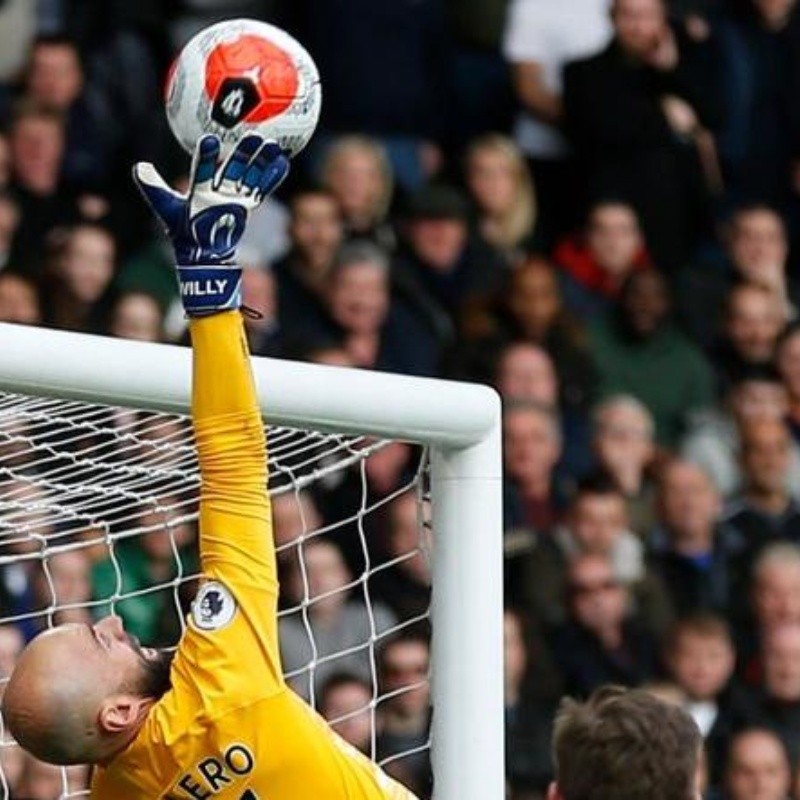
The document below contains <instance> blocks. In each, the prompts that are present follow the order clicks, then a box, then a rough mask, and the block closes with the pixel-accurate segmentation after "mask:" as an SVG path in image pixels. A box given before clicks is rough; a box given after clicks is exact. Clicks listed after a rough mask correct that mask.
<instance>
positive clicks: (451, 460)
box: [0, 324, 505, 800]
mask: <svg viewBox="0 0 800 800" xmlns="http://www.w3.org/2000/svg"><path fill="white" fill-rule="evenodd" d="M0 342H2V345H0V389H2V390H5V391H12V392H19V393H23V394H26V395H33V396H49V397H58V398H65V399H73V400H82V401H87V402H92V403H104V404H112V405H116V406H127V407H131V408H134V409H141V410H153V411H169V412H176V413H186V412H187V411H188V410H189V399H190V385H191V382H190V379H191V352H190V351H189V350H188V349H187V348H182V347H177V346H174V345H160V344H150V343H142V342H133V341H127V340H121V339H112V338H105V337H99V336H90V335H86V334H75V333H68V332H63V331H52V330H46V329H41V328H31V327H26V326H17V325H10V324H0ZM253 370H254V374H255V379H256V384H257V387H258V393H259V399H260V403H261V410H262V413H263V414H264V416H265V418H266V419H267V421H268V422H269V423H270V424H278V425H287V426H294V427H301V428H308V429H313V430H319V431H324V432H331V433H343V434H363V435H369V436H379V437H386V438H393V439H399V440H403V441H407V442H411V443H417V444H421V445H426V446H427V447H428V449H429V451H430V465H431V466H430V469H431V501H432V513H433V529H434V531H435V537H436V547H435V550H434V555H433V603H432V626H433V639H432V663H433V667H432V692H433V695H432V696H433V707H434V714H433V721H432V726H433V727H432V762H433V769H434V780H435V797H436V798H437V800H501V799H502V798H503V796H504V791H505V790H504V740H503V716H504V715H503V641H502V608H503V592H502V580H503V577H502V576H503V570H502V524H501V518H502V466H501V433H500V430H501V414H500V401H499V398H498V396H497V394H496V393H495V392H494V391H493V390H491V389H489V388H488V387H485V386H478V385H474V384H462V383H456V382H451V381H443V380H435V379H425V378H411V377H407V376H400V375H390V374H384V373H376V372H369V371H362V370H355V369H343V368H337V367H327V366H321V365H311V364H303V363H297V362H291V361H283V360H276V359H266V358H254V359H253Z"/></svg>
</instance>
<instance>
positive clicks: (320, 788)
mask: <svg viewBox="0 0 800 800" xmlns="http://www.w3.org/2000/svg"><path fill="white" fill-rule="evenodd" d="M219 162H220V144H219V141H218V140H217V139H216V137H213V136H206V137H204V138H203V139H202V140H201V141H200V142H199V144H198V147H197V151H196V153H195V158H194V162H193V166H192V178H191V185H190V190H189V193H188V194H187V195H185V196H184V195H178V194H176V193H175V192H173V191H172V190H171V189H169V188H168V187H167V186H166V184H165V183H164V182H163V180H162V179H161V177H160V176H159V175H158V173H157V172H156V171H155V169H154V168H153V166H152V165H150V164H138V165H137V166H136V168H135V172H134V175H135V178H136V180H137V183H138V184H139V186H140V188H141V190H142V192H143V193H144V195H145V197H146V198H147V200H148V201H149V202H150V204H151V206H152V207H153V209H154V210H155V212H156V214H157V215H158V216H159V217H160V219H161V220H162V222H163V223H164V224H165V226H166V228H167V231H168V233H169V235H170V237H171V239H172V243H173V245H174V247H175V254H176V256H177V263H178V265H179V266H178V278H179V282H180V290H181V296H182V298H183V303H184V307H185V309H186V313H187V314H188V316H189V317H190V328H191V337H192V346H193V351H194V374H193V386H192V415H193V419H194V429H195V438H196V442H197V451H198V456H199V461H200V472H201V476H202V489H201V497H200V557H201V561H202V569H203V573H204V578H205V581H204V583H203V584H202V586H201V588H200V590H199V592H198V595H197V597H196V599H195V601H194V603H193V606H192V610H191V613H190V615H189V620H188V626H187V629H186V632H185V633H184V635H183V638H182V639H181V641H180V643H179V645H178V648H177V651H176V652H175V654H174V658H173V657H172V654H170V653H165V652H163V651H157V650H153V649H149V648H143V647H141V646H140V645H139V643H138V642H137V641H136V640H135V639H134V638H133V637H131V636H129V635H128V634H126V633H125V631H124V630H123V628H122V625H121V624H120V621H119V619H118V618H117V617H107V618H106V619H104V620H102V621H100V622H98V623H97V624H96V625H95V626H93V627H90V626H87V625H77V624H73V625H61V626H59V627H57V628H55V629H53V630H51V631H47V632H46V633H43V634H41V635H40V636H38V637H37V638H36V639H34V640H33V641H32V642H31V643H30V645H29V646H28V647H27V648H26V650H25V651H24V652H23V654H22V656H21V658H20V660H19V662H18V665H17V668H16V670H15V671H14V673H13V675H12V677H11V680H10V681H9V683H8V686H7V688H6V692H5V695H4V697H3V713H4V717H5V721H6V724H7V725H8V726H9V728H10V730H11V732H12V733H13V735H14V736H15V737H16V738H17V740H18V741H19V743H20V744H21V745H22V746H23V747H24V748H25V749H26V750H29V751H30V752H31V753H33V754H34V755H35V756H37V757H38V758H40V759H43V760H45V761H49V762H51V763H55V764H80V763H90V764H94V765H95V770H94V775H93V779H92V792H91V797H92V798H98V799H99V800H155V798H163V799H164V800H206V799H207V798H220V800H303V799H304V798H308V800H356V799H357V800H373V799H374V800H414V798H412V796H411V795H410V794H409V793H408V792H407V791H406V790H405V789H403V788H402V787H401V786H400V785H399V784H397V783H395V782H394V781H392V780H391V779H390V778H388V777H387V776H386V775H385V774H384V773H383V772H381V770H380V769H379V768H378V767H377V766H375V765H374V764H373V763H372V762H370V761H369V760H368V759H366V758H365V757H363V756H361V755H360V754H359V753H357V752H356V751H355V750H354V749H353V748H351V747H350V746H349V745H347V744H345V743H344V741H343V740H341V739H340V738H339V737H338V736H337V735H336V734H334V733H333V732H332V731H331V730H330V729H329V728H328V727H327V726H326V724H325V723H324V722H323V720H322V719H321V718H320V717H319V716H318V715H317V714H316V713H315V712H314V711H313V710H312V709H311V708H310V707H309V706H307V705H305V704H304V703H303V701H302V700H300V699H299V698H298V697H297V696H296V695H295V694H294V693H293V692H292V691H290V690H289V689H288V687H287V686H286V684H285V683H284V681H283V677H282V673H281V664H280V657H279V651H278V632H277V628H278V626H277V601H278V583H277V579H276V567H275V553H274V547H273V542H272V531H271V517H270V505H269V497H268V495H267V492H266V482H267V467H266V464H267V460H266V458H267V454H266V442H265V438H264V433H263V427H262V423H261V417H260V413H259V410H258V405H257V401H256V394H255V388H254V384H253V378H252V374H251V371H250V367H249V362H248V351H247V344H246V340H245V336H244V333H243V327H242V319H241V314H240V312H239V310H238V309H239V307H240V304H241V299H240V294H241V271H240V269H239V268H238V267H237V266H235V264H234V262H233V260H234V258H235V248H236V244H237V243H238V241H239V239H240V237H241V235H242V233H243V232H244V229H245V224H246V221H247V215H248V212H249V211H250V210H251V209H253V208H255V207H256V206H257V205H258V204H259V203H260V202H261V201H262V200H263V199H264V198H265V197H266V196H267V195H268V194H269V193H270V192H271V191H273V190H274V189H275V188H276V187H277V186H278V184H279V183H280V182H281V181H282V180H283V178H284V177H285V176H286V173H287V172H288V169H289V164H288V160H287V159H286V157H285V156H284V155H283V153H282V152H281V151H280V149H279V148H278V146H277V145H276V144H274V143H272V142H264V141H263V140H262V139H261V138H260V137H257V136H247V137H245V138H243V139H242V140H241V141H240V142H239V143H238V145H237V146H236V148H235V149H234V151H233V153H232V154H231V156H230V157H229V158H228V159H227V161H225V163H224V164H222V165H220V163H219ZM97 366H98V369H100V368H102V365H97Z"/></svg>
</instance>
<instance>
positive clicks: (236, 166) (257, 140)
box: [217, 134, 264, 191]
mask: <svg viewBox="0 0 800 800" xmlns="http://www.w3.org/2000/svg"><path fill="white" fill-rule="evenodd" d="M263 141H264V140H263V139H262V138H261V137H260V136H258V135H257V134H248V135H247V136H244V137H242V139H241V140H240V141H239V142H238V143H237V145H236V147H234V148H233V151H232V152H231V154H230V155H229V156H228V159H227V161H226V162H225V164H224V165H223V167H222V169H221V170H220V174H219V178H218V183H217V187H219V186H224V187H225V188H226V189H228V190H230V191H232V190H234V189H238V188H239V184H240V181H241V180H242V178H243V177H244V175H245V173H246V172H247V167H248V165H249V164H250V162H251V161H252V159H253V156H254V155H255V154H256V153H257V152H258V149H259V147H261V144H262V142H263Z"/></svg>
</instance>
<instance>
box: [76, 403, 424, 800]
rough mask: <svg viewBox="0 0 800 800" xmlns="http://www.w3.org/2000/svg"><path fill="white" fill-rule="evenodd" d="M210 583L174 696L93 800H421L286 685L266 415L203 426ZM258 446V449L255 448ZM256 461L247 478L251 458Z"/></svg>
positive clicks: (189, 634)
mask: <svg viewBox="0 0 800 800" xmlns="http://www.w3.org/2000/svg"><path fill="white" fill-rule="evenodd" d="M195 428H196V437H197V443H198V451H199V454H200V462H201V468H202V469H203V489H202V498H201V511H200V538H201V541H200V552H201V562H202V568H203V573H204V576H205V582H204V583H203V584H202V586H201V588H200V590H199V592H198V594H197V597H196V598H195V601H194V603H193V606H192V610H191V612H190V614H189V619H188V623H187V630H186V632H185V633H184V636H183V638H182V639H181V641H180V644H179V646H178V650H177V653H176V655H175V659H174V661H173V664H172V672H171V677H172V688H171V689H170V690H169V691H168V692H167V693H166V694H165V695H164V696H163V697H162V698H161V699H160V700H159V702H158V703H156V705H155V706H154V707H153V708H152V709H151V711H150V714H149V715H148V717H147V720H146V722H145V724H144V726H143V727H142V729H141V730H140V731H139V734H138V735H137V737H136V739H135V740H134V741H133V742H132V744H131V745H130V746H129V747H128V748H127V749H126V750H124V751H123V752H122V753H120V754H119V755H117V756H116V757H115V758H114V760H113V761H112V762H111V763H110V764H107V765H106V766H103V767H98V768H96V769H95V772H94V776H93V779H92V790H91V797H92V798H94V800H156V799H157V798H159V799H163V800H211V799H212V798H213V799H214V800H415V798H414V797H413V796H412V795H411V794H410V793H409V792H408V791H407V790H406V789H404V788H403V787H402V786H400V784H398V783H396V782H395V781H393V780H392V779H391V778H389V777H388V776H387V775H385V774H384V773H383V771H382V770H380V768H378V767H377V766H376V765H375V764H373V763H372V762H371V761H370V760H369V759H367V758H366V757H364V756H363V755H361V754H360V753H359V752H357V751H356V750H355V749H354V748H352V747H351V746H350V745H348V744H347V743H345V742H344V740H342V739H341V738H340V737H339V736H338V735H337V734H336V733H334V732H333V731H332V730H331V729H330V728H329V727H328V726H327V724H326V723H325V721H324V720H323V719H322V718H321V717H319V716H318V715H317V714H316V712H314V711H313V710H312V709H311V708H310V707H309V706H308V705H306V703H304V702H303V701H302V700H301V699H300V698H299V697H298V696H297V695H296V694H295V693H294V692H293V691H291V690H290V689H289V688H288V687H287V686H286V684H285V682H284V680H283V676H282V672H281V664H280V656H279V649H278V625H277V613H276V612H277V599H278V582H277V578H276V568H275V555H274V546H273V543H272V530H271V521H270V513H269V503H268V500H267V498H266V493H265V492H264V488H263V487H264V486H265V479H266V467H265V466H264V465H265V450H264V449H263V448H262V447H258V446H257V447H253V437H257V436H259V435H262V436H263V433H261V420H260V417H259V416H258V414H257V413H252V414H248V415H241V414H238V415H229V416H228V417H224V418H221V419H220V418H216V419H208V420H205V421H201V422H198V421H197V420H195ZM256 444H258V441H257V440H256ZM243 452H244V453H250V454H251V455H252V458H251V461H250V462H249V466H246V467H242V453H243ZM259 462H260V463H259Z"/></svg>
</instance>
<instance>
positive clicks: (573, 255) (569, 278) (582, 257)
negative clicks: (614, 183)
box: [553, 200, 652, 319]
mask: <svg viewBox="0 0 800 800" xmlns="http://www.w3.org/2000/svg"><path fill="white" fill-rule="evenodd" d="M553 258H554V260H555V261H556V263H557V264H558V265H559V266H560V267H561V274H560V276H559V277H560V280H561V287H562V291H563V293H564V305H565V306H566V307H567V308H568V309H569V310H570V311H571V312H572V313H573V314H575V316H576V317H578V319H589V318H591V317H595V316H598V315H600V314H601V313H602V312H608V311H609V310H610V309H611V307H612V305H613V303H614V301H615V300H616V298H617V296H618V295H619V293H620V291H621V289H622V285H623V284H624V283H625V280H626V279H627V277H628V276H629V275H630V274H631V273H633V272H638V271H640V270H643V269H648V268H650V267H651V266H652V262H651V261H650V256H649V254H648V252H647V248H646V246H645V241H644V237H643V236H642V231H641V229H640V227H639V219H638V217H637V214H636V211H635V210H634V209H633V207H632V206H630V205H629V204H628V203H625V202H623V201H621V200H600V201H599V202H597V203H595V204H594V205H592V207H591V208H590V209H589V214H588V217H587V223H586V226H585V229H584V231H583V232H582V233H581V234H579V235H578V236H574V235H573V236H570V237H568V238H566V239H563V240H562V241H561V242H560V243H559V244H558V246H557V247H556V249H555V251H554V253H553Z"/></svg>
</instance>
